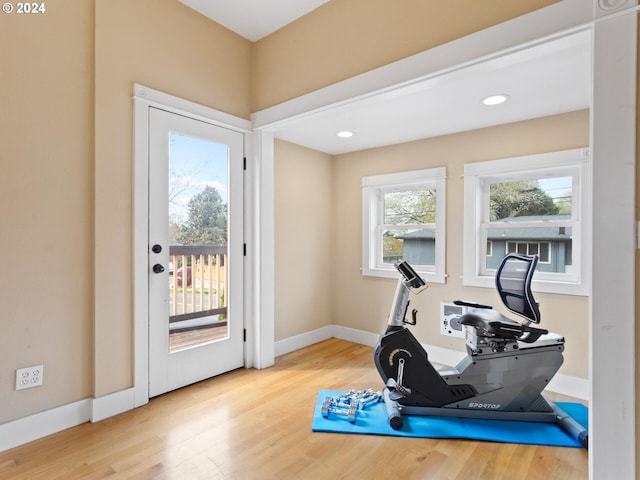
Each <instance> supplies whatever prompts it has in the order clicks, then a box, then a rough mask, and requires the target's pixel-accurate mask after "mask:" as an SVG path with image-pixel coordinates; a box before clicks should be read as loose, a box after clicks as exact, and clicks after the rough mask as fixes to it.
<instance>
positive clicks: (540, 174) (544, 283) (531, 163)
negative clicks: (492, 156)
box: [463, 149, 591, 296]
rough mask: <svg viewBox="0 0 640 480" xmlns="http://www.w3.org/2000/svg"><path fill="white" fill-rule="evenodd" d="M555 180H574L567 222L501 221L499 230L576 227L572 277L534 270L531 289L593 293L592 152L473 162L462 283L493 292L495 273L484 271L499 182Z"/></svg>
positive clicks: (468, 169)
mask: <svg viewBox="0 0 640 480" xmlns="http://www.w3.org/2000/svg"><path fill="white" fill-rule="evenodd" d="M549 174H552V175H553V176H572V177H573V187H572V197H573V198H572V209H571V210H572V212H571V218H570V220H569V221H568V222H566V221H554V220H552V219H550V220H541V221H535V222H513V224H511V225H509V224H508V223H507V224H503V223H500V227H501V228H503V227H504V228H521V227H539V226H550V225H555V224H557V225H559V226H569V227H571V229H572V252H573V266H572V269H571V272H569V273H552V272H540V271H538V272H536V275H535V277H534V280H533V283H532V288H533V290H534V291H537V292H546V293H560V294H569V295H583V296H586V295H589V294H590V291H591V289H590V285H591V278H590V270H591V268H590V259H591V202H590V196H591V195H590V192H591V173H590V165H589V150H588V149H574V150H564V151H558V152H549V153H543V154H537V155H527V156H523V157H515V158H507V159H501V160H492V161H488V162H479V163H470V164H466V165H465V166H464V241H463V245H464V252H463V255H464V261H463V265H464V266H463V284H464V285H468V286H474V287H488V288H495V280H494V278H495V270H490V269H487V268H486V257H485V256H486V243H487V230H488V228H489V226H490V225H491V222H490V221H489V218H488V216H489V213H488V211H489V186H490V185H491V184H492V183H496V182H508V181H520V180H526V179H537V178H544V177H545V176H548V175H549Z"/></svg>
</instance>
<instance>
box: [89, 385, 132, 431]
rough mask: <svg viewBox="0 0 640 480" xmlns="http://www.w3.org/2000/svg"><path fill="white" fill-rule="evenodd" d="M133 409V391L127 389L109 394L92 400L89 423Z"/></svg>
mask: <svg viewBox="0 0 640 480" xmlns="http://www.w3.org/2000/svg"><path fill="white" fill-rule="evenodd" d="M134 408H135V389H134V388H127V389H126V390H120V391H119V392H114V393H110V394H108V395H104V396H103V397H98V398H94V399H93V402H92V404H91V418H90V420H91V422H93V423H95V422H99V421H100V420H104V419H105V418H109V417H113V416H115V415H118V414H120V413H123V412H126V411H128V410H133V409H134Z"/></svg>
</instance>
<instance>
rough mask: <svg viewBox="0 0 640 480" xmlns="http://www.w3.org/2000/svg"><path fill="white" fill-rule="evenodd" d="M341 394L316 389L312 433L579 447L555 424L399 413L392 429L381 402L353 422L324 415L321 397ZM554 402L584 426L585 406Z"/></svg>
mask: <svg viewBox="0 0 640 480" xmlns="http://www.w3.org/2000/svg"><path fill="white" fill-rule="evenodd" d="M341 393H343V392H340V391H335V390H321V391H320V393H319V395H318V400H317V402H316V408H315V412H314V414H313V424H312V427H311V429H312V430H313V431H314V432H330V433H359V434H365V435H391V436H396V437H414V438H457V439H467V440H484V441H489V442H501V443H521V444H527V445H548V446H553V447H582V445H581V444H580V442H579V441H578V440H576V439H575V438H573V437H572V436H571V435H569V434H568V433H566V432H565V431H564V430H563V429H562V428H560V427H559V426H558V425H556V424H555V423H534V422H514V421H507V420H480V419H475V418H454V417H427V416H418V415H403V417H402V418H403V420H404V422H403V426H402V428H401V429H400V430H394V429H393V428H391V427H390V426H389V421H388V418H387V410H386V408H385V406H384V402H382V401H380V402H378V403H372V404H369V405H367V406H366V407H365V408H364V409H362V410H358V411H357V413H356V421H355V423H350V422H349V420H348V419H347V417H346V416H343V415H338V414H332V413H330V414H329V415H328V417H327V418H324V417H323V416H322V410H321V409H322V403H323V402H324V399H325V398H326V397H333V396H337V395H340V394H341ZM557 405H558V406H559V407H560V408H561V409H563V410H564V411H565V412H566V413H567V414H568V415H570V416H571V417H572V418H573V419H574V420H575V421H577V422H578V423H579V424H580V425H582V426H583V427H584V428H587V427H588V425H587V419H588V409H587V407H585V406H584V405H582V404H579V403H567V402H557Z"/></svg>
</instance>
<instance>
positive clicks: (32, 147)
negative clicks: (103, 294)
mask: <svg viewBox="0 0 640 480" xmlns="http://www.w3.org/2000/svg"><path fill="white" fill-rule="evenodd" d="M55 3H56V5H55V7H53V6H50V7H51V8H50V9H48V11H47V12H46V14H43V15H17V14H14V15H7V14H2V15H1V16H0V45H2V49H1V50H0V164H1V168H0V222H1V223H0V251H1V252H2V260H1V261H0V262H1V265H2V266H1V267H0V272H1V274H0V308H1V313H0V332H2V333H0V423H3V422H5V421H7V420H11V419H13V418H18V417H22V416H25V415H28V414H31V413H34V412H37V411H41V410H45V409H47V408H51V407H54V406H57V405H63V404H66V403H69V402H73V401H76V400H80V399H82V398H86V397H88V396H90V395H91V383H90V382H91V376H92V364H91V347H92V336H91V334H92V327H91V315H92V312H91V310H92V308H91V302H92V292H91V282H92V271H93V269H92V247H91V245H92V230H93V225H92V215H93V212H92V207H93V199H92V196H93V192H92V183H93V181H92V176H93V32H92V29H91V26H92V24H93V5H92V2H77V1H74V0H66V1H65V0H60V1H57V2H55ZM47 6H49V5H48V4H47ZM38 364H44V366H45V370H44V379H45V384H44V386H42V387H39V388H36V389H30V390H22V391H19V392H16V391H15V370H16V368H20V367H27V366H32V365H38Z"/></svg>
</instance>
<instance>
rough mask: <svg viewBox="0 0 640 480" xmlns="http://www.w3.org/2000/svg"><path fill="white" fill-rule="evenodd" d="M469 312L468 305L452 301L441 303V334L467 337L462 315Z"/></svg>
mask: <svg viewBox="0 0 640 480" xmlns="http://www.w3.org/2000/svg"><path fill="white" fill-rule="evenodd" d="M465 313H467V307H463V306H462V305H454V304H452V303H444V302H443V303H441V304H440V334H441V335H444V336H446V337H456V338H465V330H464V326H463V325H460V322H459V320H460V317H461V316H462V315H463V314H465Z"/></svg>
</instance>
